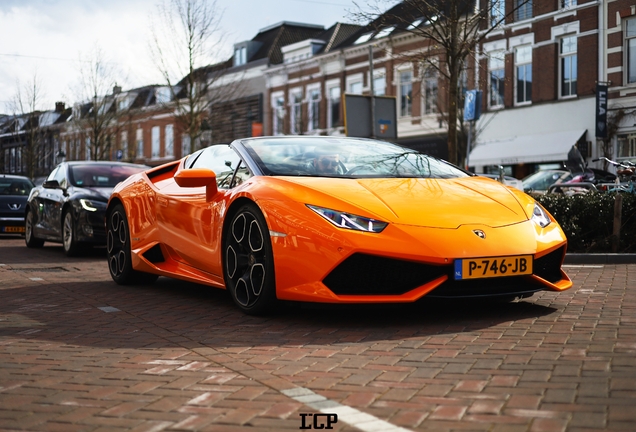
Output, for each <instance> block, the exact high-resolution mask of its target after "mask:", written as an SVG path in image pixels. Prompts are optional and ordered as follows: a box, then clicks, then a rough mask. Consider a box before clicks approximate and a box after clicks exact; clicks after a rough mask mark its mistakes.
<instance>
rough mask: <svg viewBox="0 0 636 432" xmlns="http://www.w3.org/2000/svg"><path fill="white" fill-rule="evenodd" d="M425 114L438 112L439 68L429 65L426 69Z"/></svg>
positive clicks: (424, 81)
mask: <svg viewBox="0 0 636 432" xmlns="http://www.w3.org/2000/svg"><path fill="white" fill-rule="evenodd" d="M423 84H424V114H434V113H436V112H437V70H436V69H435V68H434V67H433V66H429V67H427V68H426V70H425V71H424V79H423Z"/></svg>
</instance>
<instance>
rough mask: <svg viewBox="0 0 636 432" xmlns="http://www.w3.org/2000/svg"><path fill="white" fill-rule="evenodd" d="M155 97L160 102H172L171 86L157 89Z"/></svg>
mask: <svg viewBox="0 0 636 432" xmlns="http://www.w3.org/2000/svg"><path fill="white" fill-rule="evenodd" d="M155 98H156V102H157V103H158V104H160V103H168V102H170V99H171V98H170V88H168V87H159V88H158V89H157V90H156V91H155Z"/></svg>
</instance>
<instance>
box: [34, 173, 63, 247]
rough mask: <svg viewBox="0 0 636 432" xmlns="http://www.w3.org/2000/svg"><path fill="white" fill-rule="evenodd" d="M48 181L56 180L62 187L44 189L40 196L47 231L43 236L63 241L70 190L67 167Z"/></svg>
mask: <svg viewBox="0 0 636 432" xmlns="http://www.w3.org/2000/svg"><path fill="white" fill-rule="evenodd" d="M47 180H56V181H57V182H58V183H59V185H60V187H59V188H56V189H50V188H44V189H43V192H42V193H41V194H40V203H39V204H40V207H41V209H42V221H43V223H42V225H43V227H44V229H45V230H46V231H45V232H43V233H42V234H43V235H44V236H45V237H46V238H51V239H56V240H61V239H62V208H63V206H64V202H65V200H66V197H67V193H66V189H67V188H68V179H67V166H66V164H61V165H60V166H59V167H58V168H57V170H56V171H55V172H54V173H51V175H50V176H49V178H48V179H47Z"/></svg>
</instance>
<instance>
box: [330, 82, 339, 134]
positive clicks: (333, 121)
mask: <svg viewBox="0 0 636 432" xmlns="http://www.w3.org/2000/svg"><path fill="white" fill-rule="evenodd" d="M328 111H329V112H328V113H327V127H328V128H333V127H336V126H338V125H339V124H340V87H331V88H330V89H329V106H328Z"/></svg>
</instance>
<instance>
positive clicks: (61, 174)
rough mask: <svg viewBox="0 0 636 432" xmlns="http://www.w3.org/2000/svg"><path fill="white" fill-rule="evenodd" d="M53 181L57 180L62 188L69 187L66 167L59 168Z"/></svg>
mask: <svg viewBox="0 0 636 432" xmlns="http://www.w3.org/2000/svg"><path fill="white" fill-rule="evenodd" d="M53 180H57V182H58V183H59V184H60V187H63V188H66V187H68V182H67V180H66V167H65V166H64V165H61V166H60V167H59V169H58V170H57V172H56V173H55V177H53Z"/></svg>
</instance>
